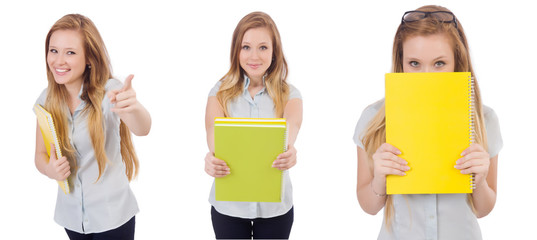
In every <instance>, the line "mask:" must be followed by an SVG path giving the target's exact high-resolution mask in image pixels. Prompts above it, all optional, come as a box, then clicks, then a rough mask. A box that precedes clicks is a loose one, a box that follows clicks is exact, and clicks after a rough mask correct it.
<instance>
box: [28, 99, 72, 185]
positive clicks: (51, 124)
mask: <svg viewBox="0 0 537 240" xmlns="http://www.w3.org/2000/svg"><path fill="white" fill-rule="evenodd" d="M34 111H35V114H36V116H37V120H38V121H40V118H39V113H38V112H40V113H41V114H43V116H44V117H45V118H46V121H47V125H48V127H49V129H41V131H43V130H44V131H50V133H51V135H52V138H53V139H52V141H53V143H54V146H55V149H56V156H57V157H58V158H60V157H62V156H63V154H62V152H61V147H60V142H59V139H58V135H57V133H56V127H55V125H54V120H53V118H52V115H51V114H50V113H49V112H48V111H47V110H46V109H45V108H43V106H41V105H40V104H37V103H36V104H35V105H34ZM40 128H41V127H40ZM41 134H43V133H41ZM43 140H44V141H45V136H43ZM45 144H46V142H45ZM57 182H58V185H59V186H60V188H61V189H62V190H63V192H64V193H65V194H69V193H70V189H69V181H68V180H67V179H65V180H63V181H57Z"/></svg>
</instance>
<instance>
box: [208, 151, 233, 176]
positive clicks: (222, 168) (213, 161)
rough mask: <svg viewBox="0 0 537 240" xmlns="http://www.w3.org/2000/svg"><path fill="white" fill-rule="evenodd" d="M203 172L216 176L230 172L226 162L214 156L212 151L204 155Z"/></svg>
mask: <svg viewBox="0 0 537 240" xmlns="http://www.w3.org/2000/svg"><path fill="white" fill-rule="evenodd" d="M205 172H206V173H207V174H209V175H211V176H213V177H216V178H218V177H225V176H227V175H228V174H229V173H230V171H229V167H228V166H227V164H226V162H224V161H223V160H220V159H218V158H216V157H215V156H214V153H212V152H208V153H207V155H205Z"/></svg>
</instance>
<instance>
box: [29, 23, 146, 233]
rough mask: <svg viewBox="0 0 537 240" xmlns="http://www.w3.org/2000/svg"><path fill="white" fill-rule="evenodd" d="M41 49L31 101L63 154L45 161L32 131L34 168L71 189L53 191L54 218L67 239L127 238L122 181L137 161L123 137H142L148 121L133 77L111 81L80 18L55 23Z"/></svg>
mask: <svg viewBox="0 0 537 240" xmlns="http://www.w3.org/2000/svg"><path fill="white" fill-rule="evenodd" d="M45 50H46V63H47V64H46V66H47V78H48V88H47V89H45V90H44V91H43V92H42V93H41V95H40V96H39V98H38V99H37V101H36V103H39V104H41V105H42V106H44V107H45V109H47V110H48V111H49V112H50V113H51V114H52V116H53V118H54V122H55V124H56V130H57V132H58V136H59V139H60V145H61V148H62V149H61V150H62V153H63V154H64V156H63V157H61V158H57V157H56V154H54V150H52V151H51V153H52V154H51V156H50V158H49V157H48V155H47V151H46V148H45V145H44V142H43V138H42V136H41V133H40V130H39V126H38V127H37V130H36V148H35V164H36V167H37V169H38V170H39V172H41V173H42V174H43V175H46V176H48V177H49V178H51V179H55V180H58V181H63V180H65V179H69V182H70V190H71V193H69V194H64V193H63V191H62V190H60V189H59V188H58V196H57V201H56V211H55V216H54V220H55V221H56V222H57V223H58V224H59V225H61V226H62V227H64V228H65V230H66V232H67V235H68V236H69V238H70V239H134V226H135V218H134V216H135V214H136V213H137V212H138V205H137V203H136V199H135V197H134V195H133V193H132V191H131V189H130V187H129V181H130V180H132V178H134V177H135V176H136V174H137V172H138V159H137V157H136V153H135V151H134V147H133V145H132V141H131V136H130V134H131V132H132V133H134V134H136V135H139V136H142V135H147V134H148V133H149V130H150V128H151V118H150V116H149V113H148V112H147V110H146V109H145V108H144V107H143V106H142V105H141V104H140V103H139V102H138V100H137V99H136V94H135V92H134V89H133V88H132V84H131V81H132V78H133V76H132V75H131V76H129V77H128V78H127V79H126V80H125V84H122V83H121V82H120V81H118V80H116V79H113V78H112V73H111V66H110V60H109V59H108V54H107V52H106V48H105V45H104V42H103V40H102V38H101V36H100V34H99V32H98V31H97V28H96V27H95V25H94V24H93V22H92V21H91V20H90V19H88V18H87V17H85V16H82V15H78V14H69V15H65V16H64V17H62V18H61V19H59V20H58V21H57V22H56V23H55V24H54V25H53V26H52V28H51V29H50V31H49V33H48V35H47V38H46V42H45ZM52 147H54V146H52ZM47 160H49V162H48V163H47Z"/></svg>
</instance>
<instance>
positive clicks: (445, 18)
mask: <svg viewBox="0 0 537 240" xmlns="http://www.w3.org/2000/svg"><path fill="white" fill-rule="evenodd" d="M427 17H434V18H435V19H436V20H438V21H440V22H443V23H453V24H455V28H457V29H458V26H457V19H456V18H455V15H454V14H453V13H452V12H448V11H434V12H423V11H408V12H405V14H403V18H402V19H401V23H407V22H415V21H419V20H421V19H424V18H427Z"/></svg>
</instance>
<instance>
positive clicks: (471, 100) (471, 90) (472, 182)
mask: <svg viewBox="0 0 537 240" xmlns="http://www.w3.org/2000/svg"><path fill="white" fill-rule="evenodd" d="M474 81H475V80H474V77H473V76H470V79H469V81H468V93H469V96H468V98H469V99H468V101H469V108H468V111H469V112H468V116H469V118H470V130H469V133H468V134H469V135H470V145H472V144H473V143H475V88H474ZM470 176H471V177H470V187H471V189H475V175H474V174H473V173H472V174H470Z"/></svg>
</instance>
